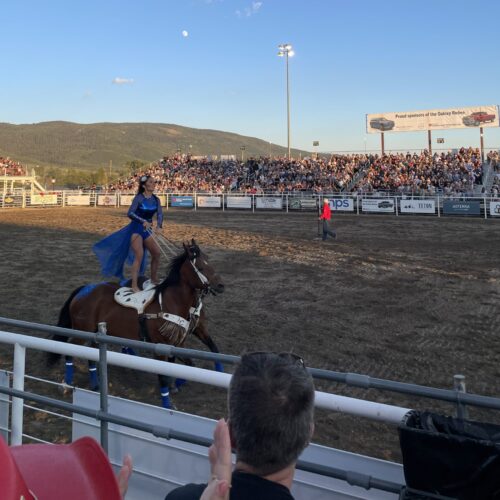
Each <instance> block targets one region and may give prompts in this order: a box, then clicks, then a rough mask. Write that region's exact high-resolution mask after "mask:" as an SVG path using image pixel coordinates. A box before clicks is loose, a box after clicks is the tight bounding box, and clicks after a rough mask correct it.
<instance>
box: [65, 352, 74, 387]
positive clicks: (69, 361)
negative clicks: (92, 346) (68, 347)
mask: <svg viewBox="0 0 500 500" xmlns="http://www.w3.org/2000/svg"><path fill="white" fill-rule="evenodd" d="M64 383H65V384H66V385H73V356H66V370H65V372H64Z"/></svg>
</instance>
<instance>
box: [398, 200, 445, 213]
mask: <svg viewBox="0 0 500 500" xmlns="http://www.w3.org/2000/svg"><path fill="white" fill-rule="evenodd" d="M399 208H400V209H401V213H402V214H434V213H436V202H435V201H434V200H401V204H400V205H399Z"/></svg>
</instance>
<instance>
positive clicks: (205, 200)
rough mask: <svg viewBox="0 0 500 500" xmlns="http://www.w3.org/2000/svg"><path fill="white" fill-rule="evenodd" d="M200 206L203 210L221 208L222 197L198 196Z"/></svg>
mask: <svg viewBox="0 0 500 500" xmlns="http://www.w3.org/2000/svg"><path fill="white" fill-rule="evenodd" d="M197 200H198V206H199V207H201V208H220V207H221V206H222V205H221V198H220V196H198V198H197Z"/></svg>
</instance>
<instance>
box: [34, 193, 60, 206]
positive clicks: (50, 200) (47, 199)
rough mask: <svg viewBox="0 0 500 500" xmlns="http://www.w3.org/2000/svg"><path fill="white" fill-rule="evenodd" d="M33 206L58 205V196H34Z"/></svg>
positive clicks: (42, 194) (41, 194)
mask: <svg viewBox="0 0 500 500" xmlns="http://www.w3.org/2000/svg"><path fill="white" fill-rule="evenodd" d="M30 203H31V205H57V194H44V193H40V194H32V195H31V198H30Z"/></svg>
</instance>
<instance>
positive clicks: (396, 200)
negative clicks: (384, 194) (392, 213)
mask: <svg viewBox="0 0 500 500" xmlns="http://www.w3.org/2000/svg"><path fill="white" fill-rule="evenodd" d="M394 206H395V207H396V217H397V216H398V215H399V213H398V197H397V196H394Z"/></svg>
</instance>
